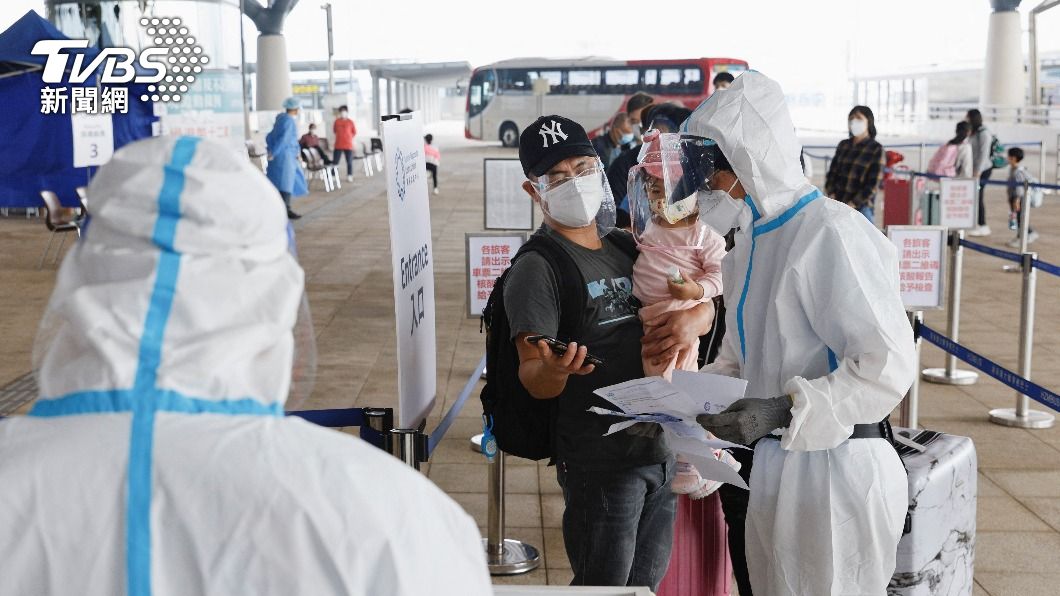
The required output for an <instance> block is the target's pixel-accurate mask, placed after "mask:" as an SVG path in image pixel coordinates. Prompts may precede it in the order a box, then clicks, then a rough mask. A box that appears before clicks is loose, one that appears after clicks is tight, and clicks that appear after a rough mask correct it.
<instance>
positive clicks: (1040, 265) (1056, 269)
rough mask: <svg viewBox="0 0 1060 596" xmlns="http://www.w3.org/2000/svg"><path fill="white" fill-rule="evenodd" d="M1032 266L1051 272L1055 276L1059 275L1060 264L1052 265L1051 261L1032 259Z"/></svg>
mask: <svg viewBox="0 0 1060 596" xmlns="http://www.w3.org/2000/svg"><path fill="white" fill-rule="evenodd" d="M1034 266H1035V268H1037V269H1041V270H1042V271H1044V272H1046V273H1051V274H1053V275H1055V276H1057V277H1060V266H1057V265H1053V264H1052V263H1046V262H1045V261H1039V260H1038V259H1034Z"/></svg>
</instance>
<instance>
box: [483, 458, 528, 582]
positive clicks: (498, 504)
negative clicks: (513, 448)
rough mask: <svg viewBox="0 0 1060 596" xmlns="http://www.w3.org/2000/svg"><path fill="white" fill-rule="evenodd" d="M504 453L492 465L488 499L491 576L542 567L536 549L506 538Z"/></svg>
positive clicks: (487, 541) (488, 563) (487, 516)
mask: <svg viewBox="0 0 1060 596" xmlns="http://www.w3.org/2000/svg"><path fill="white" fill-rule="evenodd" d="M505 457H506V456H505V454H504V452H503V451H501V452H498V453H497V456H496V457H494V458H493V461H492V462H490V464H489V493H488V494H487V495H486V498H487V499H488V502H487V504H486V506H487V511H486V537H485V538H483V539H482V544H483V546H484V547H485V548H486V563H487V565H488V566H489V570H490V574H491V575H517V574H520V573H526V572H528V571H533V570H534V569H537V568H538V566H540V565H541V555H540V553H539V552H538V550H537V549H536V548H534V547H533V546H530V545H529V544H526V543H524V542H520V541H518V540H512V539H506V538H505V537H504V458H505Z"/></svg>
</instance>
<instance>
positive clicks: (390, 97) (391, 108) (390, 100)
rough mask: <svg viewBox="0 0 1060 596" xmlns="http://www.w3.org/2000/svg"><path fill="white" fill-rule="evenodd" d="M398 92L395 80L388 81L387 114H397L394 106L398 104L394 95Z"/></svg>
mask: <svg viewBox="0 0 1060 596" xmlns="http://www.w3.org/2000/svg"><path fill="white" fill-rule="evenodd" d="M396 92H397V91H396V89H395V87H394V79H387V80H386V113H387V114H393V113H394V112H395V110H394V104H395V103H396V100H395V99H394V94H395V93H396Z"/></svg>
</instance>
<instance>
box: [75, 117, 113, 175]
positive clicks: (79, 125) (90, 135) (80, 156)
mask: <svg viewBox="0 0 1060 596" xmlns="http://www.w3.org/2000/svg"><path fill="white" fill-rule="evenodd" d="M70 128H71V130H72V131H73V137H74V139H73V141H74V143H73V144H74V167H75V168H86V167H89V166H101V165H103V164H105V163H107V162H108V161H110V157H111V156H112V155H114V123H113V122H112V121H111V115H110V114H71V115H70Z"/></svg>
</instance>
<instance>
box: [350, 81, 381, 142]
mask: <svg viewBox="0 0 1060 596" xmlns="http://www.w3.org/2000/svg"><path fill="white" fill-rule="evenodd" d="M351 78H352V77H351ZM382 100H383V98H382V96H381V95H380V93H379V73H378V72H375V71H372V128H374V129H376V130H381V129H380V127H379V119H380V118H382V117H383V110H382V104H381V103H380V102H381V101H382Z"/></svg>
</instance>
